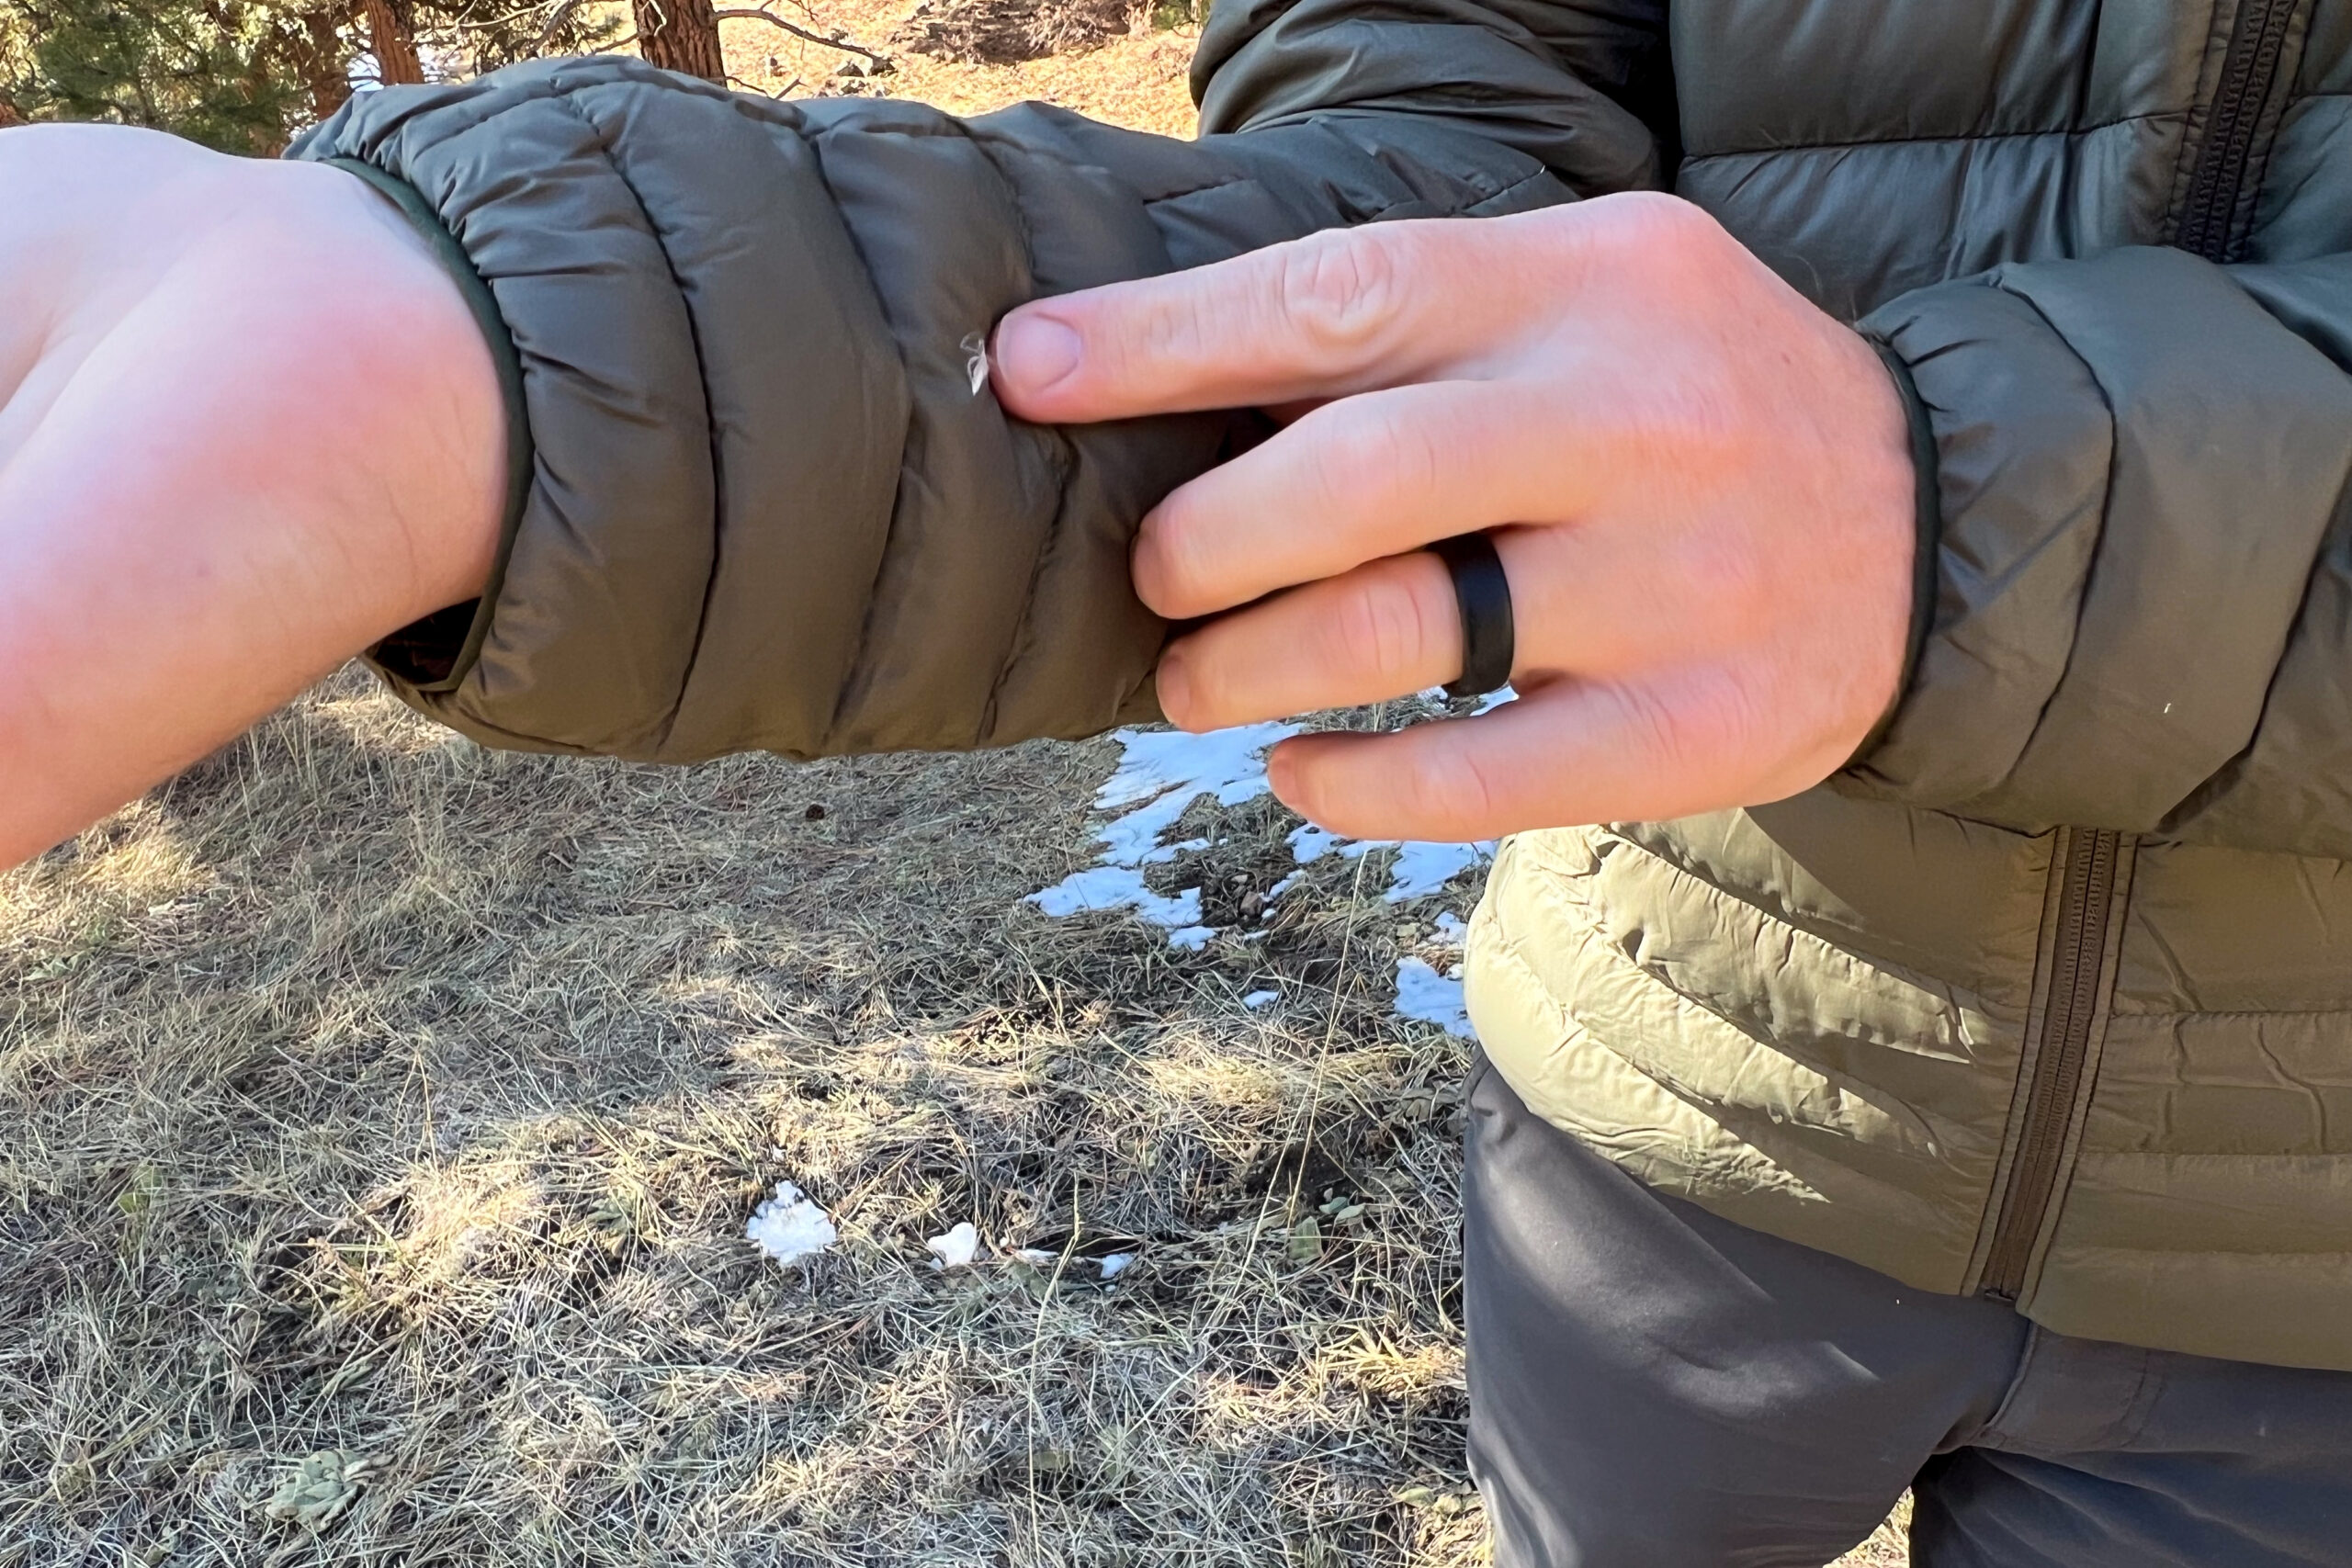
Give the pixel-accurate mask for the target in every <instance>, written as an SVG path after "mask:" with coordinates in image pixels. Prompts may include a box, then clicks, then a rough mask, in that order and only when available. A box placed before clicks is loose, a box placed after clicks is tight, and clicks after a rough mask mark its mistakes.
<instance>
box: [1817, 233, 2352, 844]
mask: <svg viewBox="0 0 2352 1568" xmlns="http://www.w3.org/2000/svg"><path fill="white" fill-rule="evenodd" d="M1863 325H1864V327H1865V329H1866V330H1868V331H1871V332H1872V333H1876V334H1877V335H1879V336H1880V337H1881V338H1883V340H1884V341H1885V342H1886V343H1888V344H1890V345H1891V346H1892V347H1893V348H1894V351H1895V352H1896V353H1897V354H1898V355H1900V356H1901V357H1902V358H1903V359H1904V360H1905V362H1906V363H1907V364H1908V366H1909V367H1910V369H1911V373H1912V377H1913V378H1914V380H1915V381H1916V382H1917V389H1918V394H1919V399H1920V401H1921V403H1922V404H1923V405H1924V408H1925V412H1926V414H1927V416H1928V420H1929V421H1930V423H1931V424H1932V426H1933V430H1934V434H1935V438H1936V447H1937V453H1938V475H1937V484H1938V488H1939V492H1940V501H1941V511H1942V527H1941V536H1940V542H1939V547H1938V561H1937V565H1938V573H1939V581H1938V585H1937V597H1938V602H1937V604H1936V607H1935V611H1934V619H1933V623H1932V626H1931V629H1930V630H1929V633H1928V638H1927V642H1926V645H1925V649H1924V651H1923V653H1922V654H1921V656H1920V658H1919V660H1918V661H1917V668H1916V671H1915V673H1914V676H1913V680H1912V683H1911V686H1910V688H1909V690H1908V692H1907V693H1906V694H1905V698H1904V700H1903V703H1902V705H1901V706H1900V707H1899V709H1898V710H1897V712H1896V714H1895V716H1894V722H1893V724H1892V725H1891V727H1890V728H1888V729H1887V730H1886V732H1885V735H1884V738H1883V740H1882V741H1881V743H1880V744H1879V745H1878V746H1877V747H1876V748H1875V749H1874V750H1871V752H1870V753H1869V754H1868V755H1867V756H1866V757H1865V758H1863V759H1862V761H1861V762H1860V766H1859V767H1857V768H1856V769H1854V770H1853V771H1852V772H1851V773H1850V774H1849V775H1848V776H1847V778H1845V779H1843V780H1841V781H1840V782H1841V785H1842V786H1843V787H1849V788H1851V789H1854V790H1856V791H1859V792H1862V793H1868V794H1875V795H1887V796H1892V797H1894V798H1898V799H1901V800H1905V801H1907V802H1910V803H1912V804H1915V805H1920V806H1929V807H1939V808H1941V809H1945V810H1950V811H1953V812H1956V813H1959V814H1961V815H1963V816H1968V817H1972V818H1978V819H1980V820H1985V821H1991V822H1996V823H2000V824H2003V825H2006V826H2012V827H2019V828H2028V829H2035V828H2040V827H2043V826H2047V825H2052V824H2058V823H2066V824H2072V825H2075V826H2079V827H2102V828H2115V829H2125V830H2129V831H2133V832H2142V833H2153V834H2157V835H2162V836H2165V837H2172V838H2180V839H2186V840H2196V841H2204V842H2216V843H2226V844H2232V845H2237V846H2241V847H2247V848H2267V849H2277V850H2287V851H2297V852H2306V853H2313V854H2323V855H2331V856H2352V255H2329V256H2320V257H2315V258H2312V259H2307V260H2303V261H2299V262H2294V263H2290V264H2283V265H2242V266H2222V265H2215V264H2213V263H2211V262H2207V261H2203V260H2200V259H2199V258H2198V257H2196V256H2193V255H2190V254H2187V253H2185V252H2182V251H2178V250H2169V249H2153V248H2136V249H2127V250H2120V251H2115V252H2110V253H2109V254H2105V255H2101V256H2098V257H2095V258H2091V259H2086V260H2075V261H2055V262H2041V263H2033V264H2028V265H2013V266H2008V267H2004V268H2001V269H1998V270H1996V271H1995V272H1993V273H1991V274H1989V275H1987V276H1985V277H1983V278H1980V279H1975V280H1970V281H1964V282H1956V283H1948V284H1940V285H1938V286H1936V287H1933V288H1926V289H1922V290H1920V291H1918V292H1917V293H1914V294H1910V295H1907V296H1905V297H1904V298H1902V299H1896V300H1894V301H1892V302H1891V303H1889V304H1887V305H1886V306H1884V307H1883V308H1881V309H1880V310H1878V311H1876V312H1875V313H1874V314H1873V315H1872V316H1871V317H1870V318H1868V319H1867V320H1866V321H1865V322H1864V323H1863Z"/></svg>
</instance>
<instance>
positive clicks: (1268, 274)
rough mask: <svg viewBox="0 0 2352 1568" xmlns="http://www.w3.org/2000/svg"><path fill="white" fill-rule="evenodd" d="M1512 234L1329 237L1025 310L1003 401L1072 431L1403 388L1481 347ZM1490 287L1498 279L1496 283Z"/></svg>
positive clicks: (1004, 371)
mask: <svg viewBox="0 0 2352 1568" xmlns="http://www.w3.org/2000/svg"><path fill="white" fill-rule="evenodd" d="M1510 221H1512V220H1507V219H1495V220H1486V221H1482V222H1478V223H1460V222H1445V221H1441V220H1422V221H1415V222H1397V223H1375V224H1371V225H1368V226H1366V227H1364V228H1362V229H1354V230H1345V231H1339V230H1334V231H1325V232H1323V233H1319V234H1311V235H1308V236H1307V237H1306V238H1305V239H1303V240H1295V241H1291V242H1289V243H1284V244H1280V245H1271V246H1268V247H1267V248H1266V249H1264V250H1261V251H1252V252H1250V253H1249V254H1246V255H1240V256H1236V257H1233V258H1232V259H1230V260H1227V261H1222V262H1215V263H1212V264H1210V265H1207V266H1203V267H1195V268H1193V269H1192V270H1190V271H1186V272H1176V273H1168V274H1165V275H1163V276H1159V277H1148V278H1139V279H1136V280H1135V281H1133V282H1129V283H1117V284H1112V285H1110V286H1108V287H1106V288H1091V289H1085V290H1081V291H1080V292H1078V293H1074V294H1063V295H1057V296H1056V297H1054V298H1053V299H1041V300H1037V301H1035V302H1033V303H1031V304H1027V305H1023V306H1022V307H1021V308H1020V309H1018V310H1014V311H1013V312H1012V314H1011V315H1009V316H1007V317H1006V318H1005V319H1004V321H1003V322H1002V323H1001V325H1000V326H999V327H998V329H997V333H996V339H995V343H994V345H993V352H992V363H993V365H994V367H995V373H996V381H995V385H996V389H997V396H998V397H999V398H1000V399H1001V400H1002V401H1003V403H1004V405H1005V407H1006V408H1008V409H1010V410H1011V411H1012V412H1013V413H1015V414H1017V415H1019V416H1020V417H1022V418H1023V419H1029V420H1035V421H1037V422H1039V423H1053V424H1067V423H1082V422H1089V421H1094V420H1105V419H1126V418H1132V417H1134V416H1136V415H1140V414H1148V413H1174V412H1188V411H1192V410H1198V409H1219V408H1255V407H1259V406H1261V405H1264V404H1268V403H1283V402H1290V401H1295V400H1300V399H1307V398H1323V397H1334V396H1340V395H1344V394H1346V393H1349V392H1354V391H1360V390H1363V389H1365V388H1368V387H1375V386H1386V385H1394V384H1396V383H1397V382H1398V381H1402V380H1409V379H1413V378H1417V377H1418V376H1419V375H1421V374H1423V373H1424V372H1425V371H1426V370H1427V369H1428V368H1429V367H1431V366H1433V365H1439V364H1442V363H1444V362H1445V361H1446V360H1447V359H1448V358H1449V357H1450V356H1451V355H1454V354H1455V353H1457V352H1459V351H1461V350H1463V349H1464V348H1465V347H1466V346H1468V345H1469V344H1471V343H1472V342H1474V341H1476V340H1475V338H1474V336H1473V333H1474V331H1475V326H1476V322H1475V318H1476V315H1477V314H1478V312H1477V311H1476V310H1469V309H1465V308H1464V307H1465V301H1467V300H1470V299H1476V298H1478V297H1480V295H1481V292H1482V290H1481V288H1480V284H1481V281H1482V280H1481V277H1480V274H1481V272H1482V271H1486V270H1487V269H1485V268H1482V266H1481V265H1480V260H1481V257H1482V256H1483V255H1484V254H1486V253H1487V252H1489V251H1491V250H1492V249H1493V248H1494V242H1495V241H1496V240H1497V239H1498V238H1508V237H1509V236H1505V235H1488V234H1486V233H1482V232H1481V231H1486V230H1489V229H1494V228H1497V227H1498V226H1499V225H1501V224H1504V223H1508V222H1510ZM1484 281H1485V282H1487V283H1491V282H1492V278H1491V276H1487V277H1486V278H1485V279H1484Z"/></svg>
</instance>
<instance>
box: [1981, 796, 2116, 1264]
mask: <svg viewBox="0 0 2352 1568" xmlns="http://www.w3.org/2000/svg"><path fill="white" fill-rule="evenodd" d="M2121 840H2122V836H2121V835H2120V834H2118V833H2111V832H2081V833H2076V834H2075V836H2074V840H2073V842H2072V843H2071V844H2070V845H2069V846H2068V850H2067V856H2066V868H2065V872H2064V877H2065V880H2064V883H2063V884H2062V885H2061V886H2060V890H2059V901H2058V943H2057V951H2056V953H2055V954H2054V956H2053V958H2052V969H2051V977H2050V978H2051V985H2050V990H2051V1006H2050V1010H2049V1012H2048V1014H2047V1015H2046V1018H2045V1021H2044V1022H2043V1025H2042V1031H2041V1055H2038V1056H2037V1057H2036V1058H2035V1059H2034V1067H2033V1082H2032V1084H2031V1085H2030V1088H2029V1089H2028V1092H2027V1097H2026V1108H2025V1121H2024V1124H2023V1125H2022V1126H2021V1127H2020V1128H2019V1129H2018V1152H2017V1158H2016V1163H2015V1166H2014V1168H2013V1174H2012V1175H2011V1176H2010V1178H2009V1189H2008V1191H2007V1194H2006V1195H2005V1196H2004V1197H2003V1199H2002V1201H2001V1215H2000V1218H1999V1220H1998V1221H1997V1222H1996V1224H1995V1226H1994V1231H1993V1245H1992V1247H1991V1248H1990V1250H1989V1251H1988V1253H1987V1255H1986V1258H1985V1291H1986V1292H1988V1293H1990V1294H1993V1295H1996V1296H2005V1297H2007V1298H2009V1299H2010V1300H2015V1299H2016V1297H2017V1294H2018V1292H2019V1291H2020V1290H2022V1289H2023V1288H2024V1286H2025V1272H2026V1266H2027V1264H2028V1263H2030V1261H2031V1259H2032V1256H2033V1244H2034V1240H2035V1238H2036V1236H2038V1235H2040V1234H2041V1222H2042V1219H2043V1216H2045V1215H2046V1214H2047V1213H2049V1211H2050V1203H2051V1200H2052V1198H2054V1197H2055V1196H2056V1194H2057V1187H2058V1177H2059V1174H2060V1172H2059V1163H2060V1160H2061V1157H2062V1156H2064V1153H2065V1145H2066V1132H2067V1127H2068V1124H2069V1123H2070V1122H2072V1121H2073V1119H2074V1114H2073V1113H2074V1106H2075V1095H2076V1093H2077V1092H2078V1091H2079V1090H2080V1089H2081V1088H2082V1077H2083V1059H2084V1057H2085V1055H2086V1054H2087V1052H2088V1050H2089V1046H2090V1032H2091V1020H2092V1018H2093V1016H2094V1015H2095V1014H2096V1013H2097V1011H2098V983H2099V971H2100V968H2101V967H2102V960H2103V958H2104V956H2105V953H2106V949H2107V926H2108V905H2109V901H2110V897H2111V896H2112V894H2113V892H2114V888H2115V861H2116V854H2117V852H2118V848H2119V846H2120V843H2121Z"/></svg>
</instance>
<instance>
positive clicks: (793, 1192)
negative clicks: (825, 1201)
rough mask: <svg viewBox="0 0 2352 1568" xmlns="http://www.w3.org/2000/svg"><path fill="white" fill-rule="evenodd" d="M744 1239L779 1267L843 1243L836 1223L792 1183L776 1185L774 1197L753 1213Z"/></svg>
mask: <svg viewBox="0 0 2352 1568" xmlns="http://www.w3.org/2000/svg"><path fill="white" fill-rule="evenodd" d="M743 1238H744V1239H745V1240H746V1241H750V1242H752V1243H754V1244H756V1245H757V1246H758V1247H759V1249H760V1250H761V1251H762V1252H764V1253H766V1254H767V1255H768V1256H769V1257H770V1258H775V1260H776V1261H777V1262H778V1263H797V1262H799V1261H800V1260H801V1259H802V1258H813V1257H815V1256H816V1255H817V1254H818V1253H820V1252H822V1251H824V1250H825V1248H827V1247H831V1246H832V1245H833V1243H834V1242H836V1241H838V1240H840V1239H841V1237H840V1234H839V1233H838V1232H836V1231H835V1230H834V1229H833V1222H832V1220H831V1217H830V1216H828V1215H827V1214H826V1213H825V1211H824V1210H822V1209H820V1208H819V1207H817V1205H816V1204H815V1203H813V1202H811V1201H809V1199H808V1198H807V1197H805V1196H803V1195H802V1193H801V1190H800V1189H799V1188H797V1187H795V1186H794V1185H793V1184H792V1183H791V1182H789V1181H779V1182H777V1183H776V1184H775V1197H773V1198H770V1199H768V1200H766V1201H763V1202H762V1203H761V1204H760V1206H759V1207H758V1208H756V1209H754V1210H752V1217H751V1219H750V1220H748V1221H746V1222H745V1224H744V1225H743Z"/></svg>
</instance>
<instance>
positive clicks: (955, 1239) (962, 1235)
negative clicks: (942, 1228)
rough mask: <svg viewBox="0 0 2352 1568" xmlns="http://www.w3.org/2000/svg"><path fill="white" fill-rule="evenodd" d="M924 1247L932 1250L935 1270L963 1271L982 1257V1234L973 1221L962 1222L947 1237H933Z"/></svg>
mask: <svg viewBox="0 0 2352 1568" xmlns="http://www.w3.org/2000/svg"><path fill="white" fill-rule="evenodd" d="M923 1245H924V1246H925V1247H929V1248H931V1251H932V1254H933V1256H932V1260H931V1266H932V1267H933V1269H963V1268H967V1267H968V1266H969V1265H970V1263H971V1261H972V1259H973V1258H978V1256H979V1255H980V1233H979V1229H978V1226H976V1225H974V1224H972V1222H971V1221H969V1220H962V1221H958V1222H957V1223H956V1224H955V1225H953V1226H952V1227H950V1228H949V1230H948V1232H947V1234H946V1235H935V1236H933V1237H932V1238H931V1239H930V1240H929V1241H927V1242H924V1243H923Z"/></svg>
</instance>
